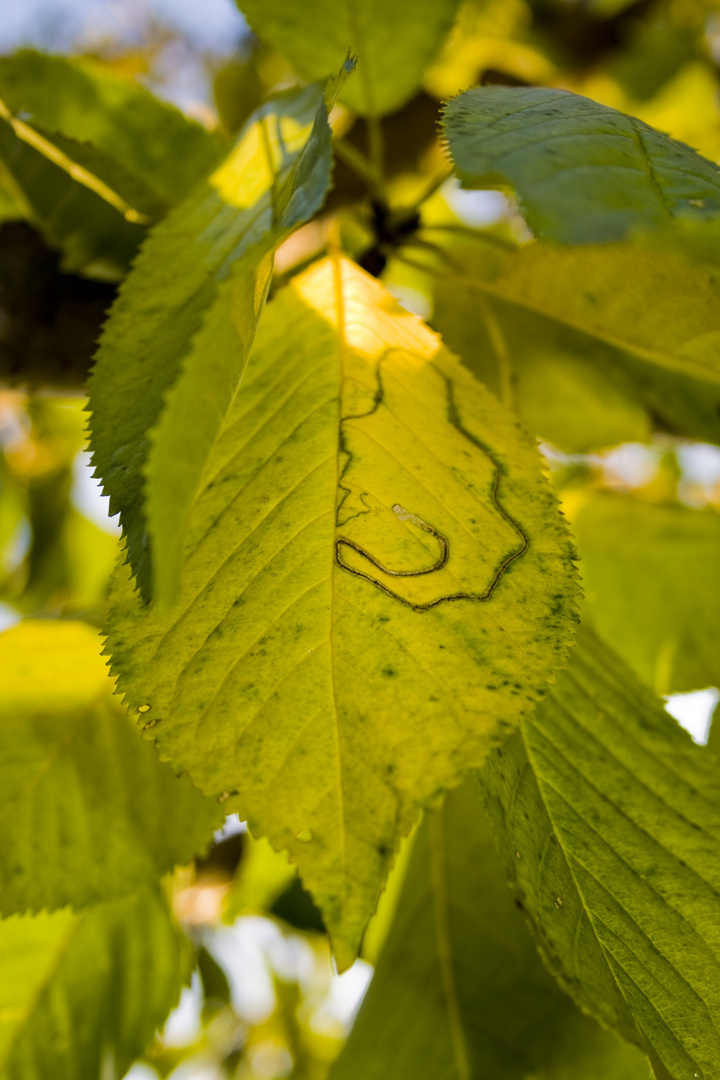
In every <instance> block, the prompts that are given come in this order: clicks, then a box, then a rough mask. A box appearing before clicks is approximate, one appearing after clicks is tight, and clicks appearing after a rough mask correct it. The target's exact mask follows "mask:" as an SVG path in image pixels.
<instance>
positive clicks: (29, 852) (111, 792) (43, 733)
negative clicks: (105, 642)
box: [0, 620, 223, 915]
mask: <svg viewBox="0 0 720 1080" xmlns="http://www.w3.org/2000/svg"><path fill="white" fill-rule="evenodd" d="M100 647H101V646H100V640H99V638H98V635H97V633H96V632H95V631H94V630H92V629H91V628H90V627H89V626H86V625H85V624H84V623H79V622H54V621H52V620H45V621H40V620H37V621H33V620H28V621H25V622H22V623H20V624H18V625H17V626H16V627H13V629H11V630H7V631H6V632H5V633H3V634H0V668H2V671H3V679H2V685H0V759H1V760H2V764H1V765H0V833H1V834H2V840H1V842H0V912H2V913H3V914H5V915H7V914H11V913H12V912H15V911H26V910H27V909H32V910H34V911H39V910H40V909H41V908H48V909H54V908H58V907H64V906H65V905H66V904H72V905H73V906H82V905H85V904H90V903H94V902H96V901H97V900H100V899H104V898H106V897H115V896H122V895H124V894H127V893H129V892H131V891H133V890H135V889H137V888H138V887H140V886H142V885H144V884H146V883H147V882H152V881H155V880H157V879H158V878H159V877H160V876H161V875H162V874H164V873H166V872H167V871H168V870H171V869H172V867H173V866H174V865H175V863H183V862H188V861H189V860H190V859H191V858H192V857H193V855H195V854H197V853H198V852H199V851H201V850H203V849H204V848H205V847H206V846H207V845H208V843H209V841H210V839H211V838H212V831H213V829H214V828H217V827H218V826H219V825H220V824H221V822H222V819H223V814H222V813H221V812H220V808H219V807H218V806H217V805H216V804H215V803H213V802H211V801H210V800H208V799H205V798H203V796H202V795H200V793H199V792H198V791H196V790H195V789H194V788H193V787H192V786H191V785H190V783H189V781H188V780H187V779H181V780H178V779H176V777H175V776H174V775H173V773H172V770H171V769H170V768H169V767H168V766H167V765H163V764H161V763H160V762H159V761H158V760H157V755H155V754H154V753H153V751H152V748H151V747H149V746H147V745H146V744H145V743H143V741H142V740H141V739H140V738H139V737H138V734H137V732H136V731H135V730H134V728H133V725H132V724H130V723H129V722H128V719H127V717H126V716H124V715H123V711H122V710H121V709H120V708H119V703H118V700H117V698H114V697H113V691H114V686H113V683H112V681H111V680H110V679H109V678H108V674H107V669H106V667H105V664H104V662H103V660H102V658H101V656H100ZM143 716H144V714H143ZM154 722H155V715H154V714H153V713H149V714H148V717H147V718H146V720H145V723H146V724H148V725H151V724H153V723H154Z"/></svg>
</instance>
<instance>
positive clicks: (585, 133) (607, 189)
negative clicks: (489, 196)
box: [444, 86, 720, 244]
mask: <svg viewBox="0 0 720 1080" xmlns="http://www.w3.org/2000/svg"><path fill="white" fill-rule="evenodd" d="M444 128H445V134H446V136H447V140H448V145H449V149H450V153H451V155H452V158H453V161H454V162H455V165H456V168H457V172H458V175H459V176H460V178H461V180H462V181H463V183H464V184H465V185H466V186H467V187H479V188H487V187H495V186H497V185H498V184H504V185H508V186H510V187H512V188H514V189H515V191H516V192H517V196H518V199H519V201H520V207H521V210H522V212H523V214H524V216H525V218H526V220H527V222H528V224H529V225H530V227H531V228H532V229H533V231H534V232H535V234H536V235H537V236H541V237H546V238H547V239H550V240H558V241H560V242H561V243H564V244H592V243H598V242H600V243H602V242H606V241H611V240H622V239H624V238H625V237H626V236H628V235H629V233H631V232H632V231H633V230H636V231H637V230H639V229H643V230H647V229H650V228H657V227H662V226H666V225H667V224H669V223H670V222H671V221H672V220H673V219H675V218H689V219H704V218H712V217H718V216H719V215H720V173H719V172H718V169H717V166H716V165H714V164H713V163H712V162H711V161H708V160H707V159H706V158H703V157H701V156H700V155H699V154H698V153H697V152H696V151H695V150H692V149H691V148H690V147H688V146H685V145H684V144H683V143H679V142H677V141H676V140H674V139H671V138H670V137H669V136H668V135H664V134H663V133H662V132H660V131H656V130H655V129H654V128H651V127H649V126H648V125H647V124H644V123H643V122H642V121H641V120H637V119H636V118H635V117H632V116H626V115H625V114H624V113H621V112H618V111H617V110H616V109H611V108H609V107H608V106H607V105H600V104H599V103H598V102H596V101H591V100H590V99H589V98H585V97H581V96H580V95H578V94H572V93H570V91H568V90H557V89H553V88H542V89H540V88H537V87H515V86H484V87H476V88H475V89H472V90H467V91H466V92H465V93H464V94H460V95H459V96H458V97H456V98H454V99H453V100H452V101H450V102H449V103H448V105H447V107H446V109H445V115H444Z"/></svg>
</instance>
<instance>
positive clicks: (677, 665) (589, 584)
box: [573, 494, 720, 694]
mask: <svg viewBox="0 0 720 1080" xmlns="http://www.w3.org/2000/svg"><path fill="white" fill-rule="evenodd" d="M573 532H574V533H575V536H576V539H577V542H578V546H579V549H580V556H581V565H580V571H581V575H582V578H583V585H584V588H585V594H586V601H587V610H588V614H589V616H590V618H591V619H592V621H593V623H594V625H595V628H596V629H597V630H598V631H599V633H600V634H601V636H602V637H603V638H604V639H605V641H606V642H608V643H612V645H613V647H614V648H615V649H616V650H617V651H618V652H619V653H620V654H621V655H622V656H623V657H624V658H625V660H627V662H628V663H629V664H630V665H631V666H632V668H633V670H634V671H635V673H636V674H637V675H638V676H639V677H640V678H641V679H642V680H643V681H644V682H645V683H647V685H648V686H652V687H653V688H654V689H655V690H656V691H657V693H658V694H674V693H682V692H684V691H688V690H697V689H700V688H702V687H705V686H717V685H720V655H719V654H718V648H717V642H718V638H719V637H720V576H719V575H718V574H717V572H716V570H717V562H718V552H719V551H720V515H719V514H717V513H716V512H714V511H712V510H689V509H688V508H687V507H684V506H653V505H652V504H650V503H646V502H640V501H639V500H637V499H634V498H632V497H631V496H626V495H610V494H597V495H595V496H591V497H589V498H588V500H587V501H585V502H584V503H582V504H581V506H580V510H579V512H578V513H577V514H576V515H574V517H573Z"/></svg>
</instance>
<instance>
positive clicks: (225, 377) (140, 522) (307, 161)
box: [90, 86, 331, 603]
mask: <svg viewBox="0 0 720 1080" xmlns="http://www.w3.org/2000/svg"><path fill="white" fill-rule="evenodd" d="M330 169H331V151H330V129H329V127H328V123H327V110H326V106H325V103H324V100H323V93H322V89H321V88H320V87H317V86H310V87H307V88H306V89H304V90H300V91H297V92H295V93H291V94H288V95H285V96H283V97H279V98H276V99H275V100H273V101H270V102H268V103H267V104H266V105H263V106H261V108H260V109H258V110H257V112H256V113H255V114H254V115H253V117H252V118H251V119H250V120H249V121H248V124H247V125H246V127H245V128H244V130H243V132H242V133H241V135H240V136H239V138H238V141H237V144H236V146H235V149H234V150H233V151H232V153H231V154H230V155H229V157H228V158H227V160H226V161H225V162H224V163H223V164H222V165H221V166H220V167H219V168H218V169H217V170H216V171H215V172H214V173H213V175H212V176H211V177H210V178H209V180H208V181H207V182H206V183H203V184H202V185H200V186H199V187H198V188H197V189H196V191H195V192H194V194H193V195H192V196H191V197H190V198H189V199H188V200H186V202H184V203H183V204H182V205H181V206H180V207H179V208H178V209H177V210H175V211H173V212H172V213H171V214H170V215H169V216H168V217H167V218H166V220H165V221H163V222H162V223H161V224H160V225H159V226H158V227H157V228H156V229H155V230H154V231H153V233H152V236H151V237H150V238H149V240H148V242H147V244H145V245H144V247H143V250H142V253H141V255H140V257H139V258H138V260H137V262H136V264H135V267H134V270H133V273H132V274H131V276H130V277H129V278H128V279H127V282H126V283H125V285H124V286H123V289H122V291H121V294H120V297H119V299H118V301H117V303H116V304H115V306H114V307H113V309H112V314H111V317H110V320H109V322H108V324H107V327H106V330H105V332H104V334H103V337H102V340H101V346H100V352H99V354H98V360H97V365H96V367H95V369H94V372H93V375H92V377H91V381H90V406H91V409H92V414H93V416H92V446H93V451H94V459H93V460H94V463H95V465H96V466H97V471H98V474H99V475H100V476H101V478H102V481H103V485H104V489H105V492H106V494H108V495H109V496H110V509H111V512H112V513H116V512H118V511H119V512H120V520H121V522H122V525H123V528H124V532H125V535H126V536H127V546H128V555H129V559H130V563H131V565H132V567H133V570H134V571H135V573H136V574H137V576H138V579H139V581H140V584H141V587H142V589H143V592H144V594H145V595H146V596H149V595H150V592H151V551H152V558H153V565H152V570H153V571H154V573H155V581H154V584H155V586H156V588H157V592H158V595H159V598H160V600H161V601H164V602H165V603H167V602H168V600H169V599H171V598H172V597H173V595H174V594H175V592H176V590H177V575H178V571H179V564H180V560H181V556H182V547H183V542H184V538H185V529H186V526H187V521H188V515H189V513H190V509H191V507H192V503H193V499H194V497H195V494H196V492H197V486H198V483H199V481H200V477H201V475H202V471H203V467H204V465H205V461H206V459H207V455H208V453H209V451H210V449H211V447H212V445H213V443H214V441H215V439H216V437H217V434H218V431H219V429H220V426H221V424H222V422H223V419H224V417H225V414H226V413H227V410H228V408H229V406H230V404H231V402H232V400H233V397H234V395H235V393H236V391H237V387H238V384H239V381H240V377H241V375H242V372H243V370H244V367H245V361H246V359H247V354H248V350H249V348H250V345H251V343H252V339H253V335H254V333H255V326H256V323H257V319H258V317H259V314H260V311H261V309H262V305H263V304H264V302H265V295H266V292H267V287H268V283H269V278H270V272H271V269H272V251H273V248H274V247H276V246H277V245H278V244H279V243H280V242H281V241H282V240H284V239H285V238H286V237H287V236H288V235H289V234H290V233H291V232H292V231H293V229H294V228H295V227H296V226H297V225H299V224H301V223H302V222H303V221H305V220H307V219H308V218H309V217H311V216H312V215H313V214H314V213H315V211H316V210H318V209H319V207H320V206H321V205H322V202H323V200H324V198H325V195H326V193H327V190H328V187H329V184H330ZM158 421H159V426H158V427H157V429H156V430H155V431H154V432H153V434H152V437H151V435H150V432H151V429H153V428H154V427H155V425H156V424H158ZM145 476H147V478H148V490H147V511H146V507H145V502H146V498H145V496H146V493H145V491H144V478H145ZM146 513H147V517H148V518H149V529H150V533H151V541H152V548H151V547H150V545H149V543H148V535H147V531H146V529H147V525H146Z"/></svg>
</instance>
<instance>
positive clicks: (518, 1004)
mask: <svg viewBox="0 0 720 1080" xmlns="http://www.w3.org/2000/svg"><path fill="white" fill-rule="evenodd" d="M330 1076H331V1080H356V1078H357V1080H360V1078H362V1080H376V1078H377V1080H386V1078H387V1077H391V1076H392V1077H395V1076H397V1077H400V1076H408V1077H409V1076H412V1077H413V1080H437V1077H444V1078H448V1080H450V1078H452V1080H470V1078H471V1077H502V1078H503V1080H529V1078H530V1077H532V1078H533V1080H561V1078H562V1080H569V1078H572V1080H646V1077H647V1076H648V1067H647V1063H646V1062H645V1060H644V1059H643V1057H642V1055H641V1054H640V1053H638V1051H637V1050H636V1049H635V1048H634V1047H631V1046H628V1045H627V1044H624V1043H622V1042H620V1040H619V1039H618V1038H617V1037H616V1036H614V1035H612V1034H610V1033H609V1032H606V1031H603V1030H602V1029H601V1028H600V1027H598V1026H597V1025H596V1024H595V1023H594V1022H593V1021H592V1020H590V1019H589V1018H587V1017H585V1016H583V1015H582V1014H581V1013H580V1012H579V1011H578V1010H577V1009H576V1007H575V1006H574V1005H573V1003H572V1001H571V1000H570V998H569V997H567V996H566V995H565V994H563V992H562V991H561V990H560V989H559V988H558V986H557V984H556V983H555V982H554V980H553V979H552V977H551V976H550V975H549V974H548V973H547V972H546V970H545V968H544V967H543V965H542V963H541V962H540V958H539V957H538V955H537V952H536V949H535V946H534V944H533V942H532V940H531V938H530V936H529V934H528V932H527V928H526V927H525V925H524V921H523V917H522V915H521V914H520V912H519V911H518V910H517V909H516V907H515V906H514V904H513V902H512V897H511V896H510V894H509V892H508V889H507V884H506V880H505V873H504V869H503V866H502V864H501V862H500V860H499V858H498V855H497V852H496V849H495V841H494V838H493V835H492V832H491V830H490V827H489V823H488V821H487V819H486V817H485V815H484V813H483V811H482V808H481V805H480V800H479V798H478V790H477V784H476V783H475V781H474V780H467V781H465V783H464V784H463V786H462V787H461V788H459V789H458V790H457V791H452V792H450V794H449V795H448V796H447V798H446V800H445V803H444V805H443V808H442V810H440V811H438V812H437V813H435V814H432V815H429V816H428V817H427V818H426V819H425V821H424V822H423V823H422V825H421V827H420V830H419V832H418V835H417V838H416V840H415V846H414V848H413V853H412V856H411V859H410V864H409V866H408V870H407V876H406V878H405V882H404V885H403V890H402V893H401V895H400V899H399V902H398V908H397V915H396V919H395V922H394V924H393V927H392V929H391V931H390V935H389V937H388V940H387V943H386V946H385V949H384V951H383V953H382V956H381V958H380V961H379V963H378V966H377V969H376V971H375V975H374V977H373V981H372V982H371V984H370V989H369V991H368V993H367V996H366V998H365V1000H364V1002H363V1005H362V1009H361V1011H360V1014H359V1016H358V1018H357V1020H356V1022H355V1026H354V1027H353V1030H352V1032H351V1033H350V1037H349V1039H348V1042H347V1044H346V1045H345V1047H344V1049H343V1052H342V1054H341V1056H340V1058H339V1060H338V1061H337V1063H336V1064H335V1066H334V1068H333V1069H332V1071H331V1074H330Z"/></svg>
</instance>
